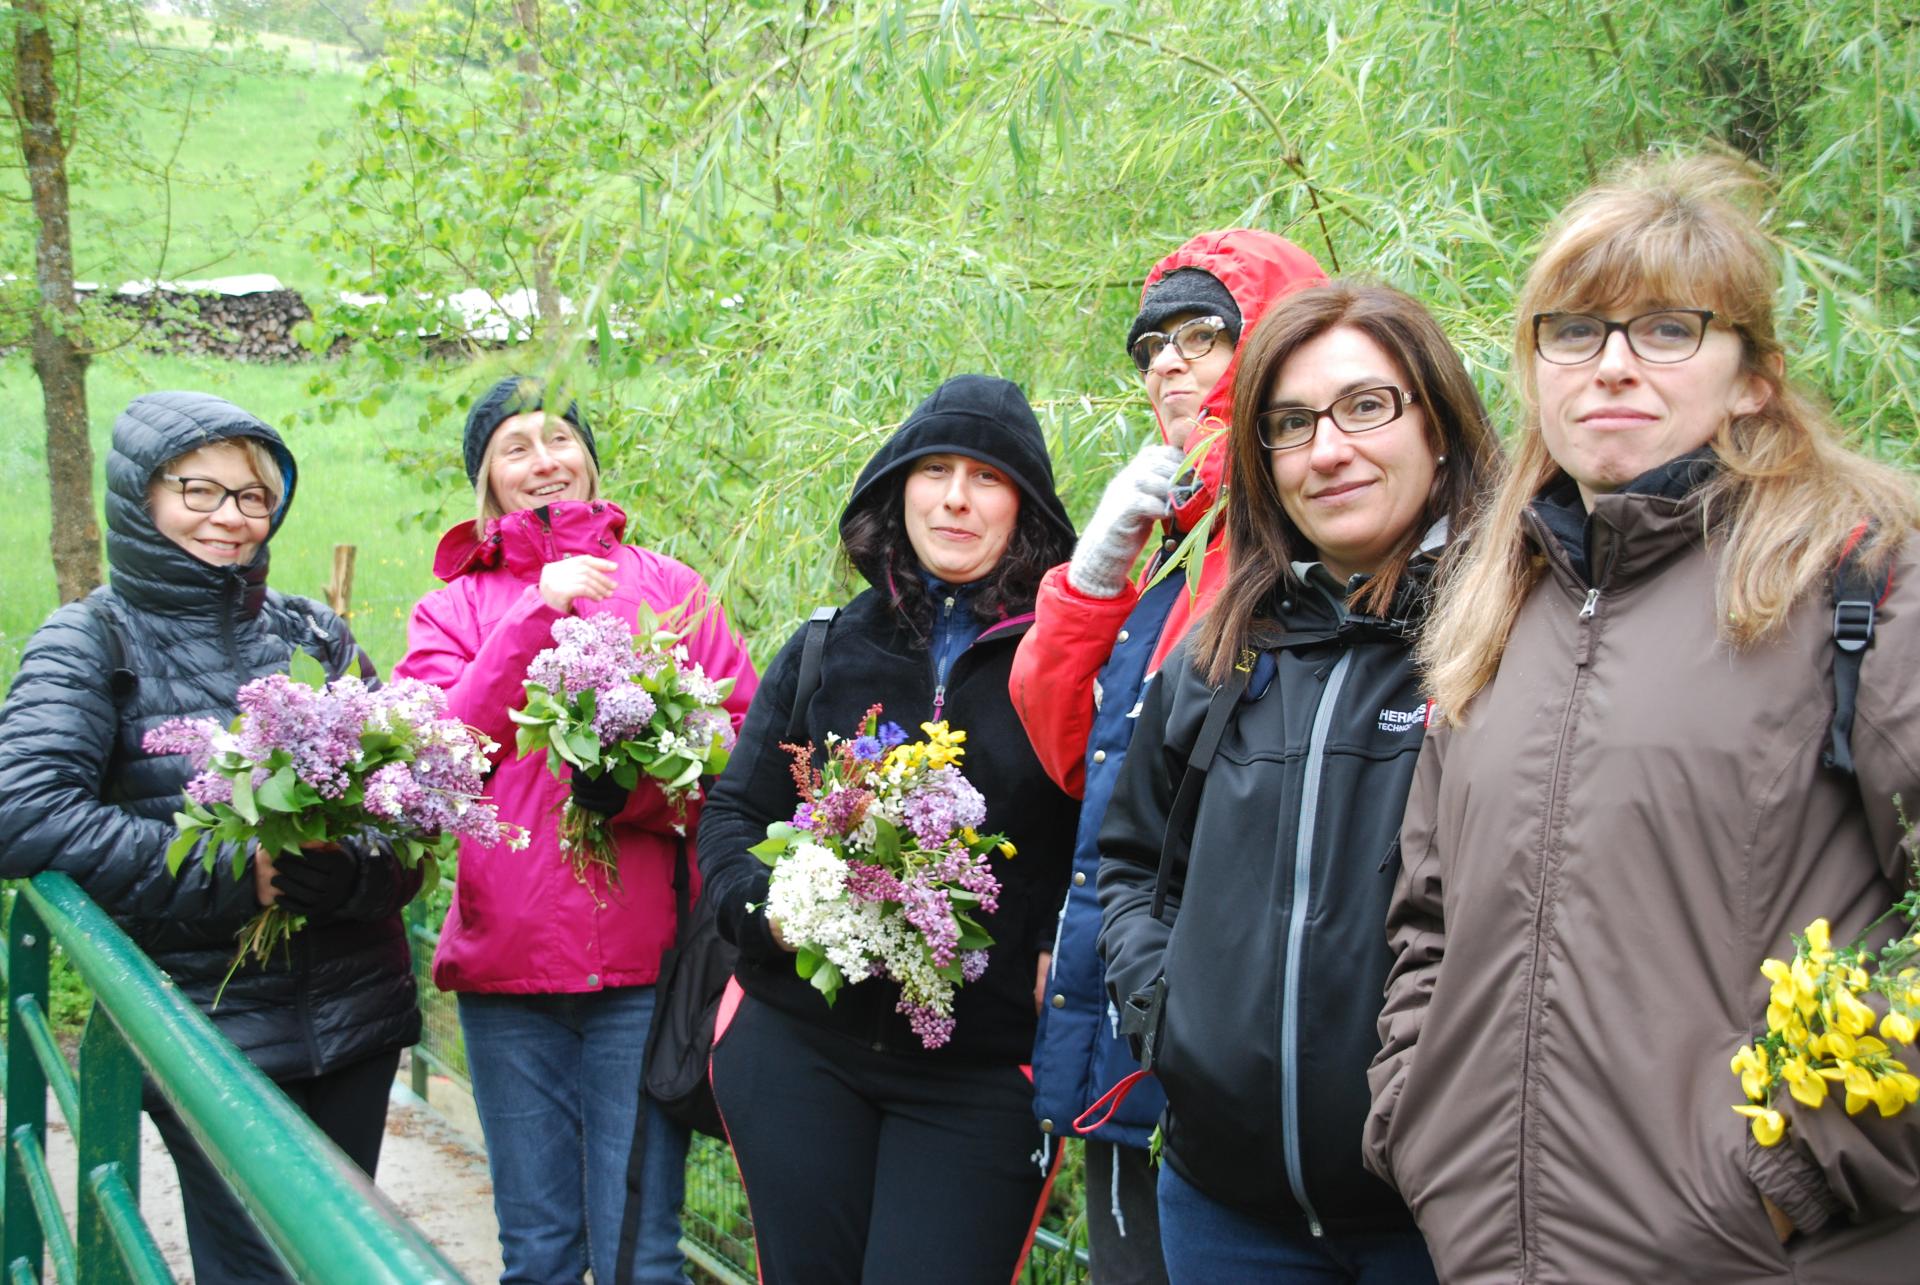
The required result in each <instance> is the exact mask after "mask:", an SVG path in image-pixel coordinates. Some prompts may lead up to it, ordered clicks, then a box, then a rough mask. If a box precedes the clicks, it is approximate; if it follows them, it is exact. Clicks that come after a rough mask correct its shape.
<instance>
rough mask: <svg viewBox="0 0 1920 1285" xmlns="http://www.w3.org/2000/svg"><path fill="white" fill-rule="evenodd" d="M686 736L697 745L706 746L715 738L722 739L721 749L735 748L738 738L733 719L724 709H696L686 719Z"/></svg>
mask: <svg viewBox="0 0 1920 1285" xmlns="http://www.w3.org/2000/svg"><path fill="white" fill-rule="evenodd" d="M686 736H687V739H688V740H689V741H692V742H693V743H694V744H695V745H700V746H705V745H711V744H712V743H713V738H714V737H716V736H717V737H719V738H720V748H721V749H723V750H730V749H732V748H733V744H734V741H735V739H736V737H735V736H734V731H733V719H732V717H731V716H730V715H728V713H727V711H726V710H724V709H716V708H708V709H696V710H694V711H693V712H692V713H691V714H689V715H687V718H686Z"/></svg>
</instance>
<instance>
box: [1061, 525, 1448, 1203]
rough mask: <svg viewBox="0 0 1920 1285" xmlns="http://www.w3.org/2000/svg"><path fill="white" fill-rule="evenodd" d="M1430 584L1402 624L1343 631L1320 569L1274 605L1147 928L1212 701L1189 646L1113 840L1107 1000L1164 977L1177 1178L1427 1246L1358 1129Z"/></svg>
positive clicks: (1406, 607) (1109, 843)
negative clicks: (1180, 864)
mask: <svg viewBox="0 0 1920 1285" xmlns="http://www.w3.org/2000/svg"><path fill="white" fill-rule="evenodd" d="M1430 568H1431V563H1430V562H1428V561H1427V560H1426V559H1425V558H1422V559H1419V560H1417V561H1416V563H1415V564H1414V566H1412V567H1410V568H1409V571H1408V575H1407V577H1406V578H1405V579H1404V580H1403V581H1402V590H1401V594H1400V602H1399V603H1398V604H1396V608H1397V609H1396V612H1395V613H1394V614H1395V615H1396V616H1398V617H1400V619H1398V620H1397V621H1394V622H1391V623H1388V622H1381V621H1375V620H1372V619H1370V618H1355V617H1347V616H1346V615H1345V613H1344V611H1343V610H1341V609H1340V608H1339V607H1338V606H1337V595H1338V588H1337V587H1336V586H1333V585H1332V584H1331V583H1330V581H1328V580H1326V579H1325V576H1326V573H1325V572H1324V571H1323V570H1321V569H1320V568H1318V567H1316V568H1314V569H1313V572H1312V573H1311V574H1310V576H1309V582H1308V583H1306V584H1299V583H1293V584H1290V585H1288V586H1284V587H1283V588H1282V590H1280V591H1276V594H1275V605H1276V607H1277V610H1276V612H1275V613H1274V614H1275V616H1276V618H1277V619H1278V621H1279V623H1280V625H1281V627H1282V628H1284V629H1286V630H1287V631H1289V634H1290V637H1291V642H1290V645H1288V646H1286V647H1284V648H1283V649H1279V650H1271V651H1267V652H1264V653H1262V654H1261V655H1260V657H1259V659H1258V662H1257V663H1256V664H1255V665H1254V667H1253V673H1252V678H1251V681H1250V682H1249V683H1248V685H1247V689H1246V692H1245V694H1244V695H1243V696H1242V697H1241V698H1240V700H1239V702H1238V704H1237V705H1236V707H1235V709H1234V712H1233V715H1232V717H1231V719H1230V721H1229V722H1228V724H1227V727H1226V731H1225V734H1224V736H1223V737H1222V738H1221V740H1220V743H1219V749H1218V752H1217V753H1216V755H1215V757H1214V759H1213V762H1212V765H1211V767H1210V769H1209V770H1208V772H1207V774H1206V778H1205V785H1204V789H1203V790H1202V792H1201V794H1200V800H1199V805H1198V809H1197V811H1196V812H1195V814H1194V815H1193V817H1192V819H1191V822H1190V826H1191V828H1190V830H1188V831H1186V832H1185V837H1190V839H1191V844H1192V849H1191V855H1190V858H1189V861H1188V864H1187V865H1186V866H1185V867H1184V870H1183V871H1179V872H1170V878H1169V881H1168V896H1167V902H1166V911H1165V920H1164V921H1162V920H1156V919H1154V918H1153V917H1152V915H1151V913H1150V907H1151V902H1152V898H1153V889H1154V883H1155V876H1156V873H1157V872H1158V870H1159V865H1160V861H1161V851H1162V841H1163V838H1164V837H1165V836H1166V834H1167V830H1168V826H1169V823H1170V817H1171V814H1172V812H1173V802H1174V799H1175V797H1176V796H1177V794H1178V792H1179V789H1180V785H1181V781H1182V778H1183V777H1184V776H1185V775H1186V773H1187V771H1188V770H1189V769H1188V763H1189V761H1190V759H1191V757H1192V754H1193V749H1194V744H1195V741H1196V738H1197V736H1198V734H1199V731H1200V728H1201V724H1202V723H1203V722H1204V720H1205V719H1206V716H1207V711H1208V708H1209V706H1210V705H1211V704H1212V699H1213V694H1214V689H1213V688H1212V687H1211V686H1209V684H1208V683H1207V682H1206V680H1205V679H1204V678H1202V677H1201V676H1200V675H1199V674H1198V673H1196V672H1195V671H1194V667H1193V664H1192V661H1191V659H1190V657H1189V655H1188V647H1187V644H1185V643H1182V644H1181V645H1180V646H1179V647H1178V648H1177V649H1175V650H1174V652H1173V653H1172V654H1171V655H1170V656H1169V657H1168V659H1167V663H1166V666H1165V667H1164V668H1163V669H1162V670H1161V671H1160V676H1159V678H1158V679H1157V680H1156V681H1155V682H1154V683H1153V684H1152V685H1151V686H1150V687H1149V688H1148V692H1147V697H1146V702H1145V706H1144V708H1143V709H1142V710H1141V712H1140V720H1139V723H1138V725H1137V727H1136V728H1135V730H1134V736H1133V744H1132V746H1131V747H1130V748H1129V749H1128V751H1127V761H1126V764H1125V765H1124V766H1123V767H1122V768H1121V777H1120V782H1119V785H1118V787H1117V788H1116V789H1115V790H1114V793H1113V802H1112V803H1111V804H1110V805H1109V806H1108V808H1107V815H1106V820H1105V822H1104V823H1103V825H1102V826H1101V830H1100V854H1101V863H1100V877H1099V891H1100V906H1101V910H1102V918H1103V927H1102V931H1101V938H1100V946H1101V950H1102V953H1103V954H1104V955H1105V956H1106V959H1107V986H1108V989H1109V991H1110V992H1111V993H1112V995H1113V997H1114V999H1115V1001H1116V1002H1124V1001H1125V1000H1126V999H1127V997H1128V996H1130V995H1132V994H1134V993H1135V992H1138V991H1144V990H1146V989H1147V988H1148V987H1149V985H1150V984H1151V983H1152V982H1153V980H1154V979H1155V978H1156V977H1158V976H1160V975H1162V974H1164V975H1165V977H1166V983H1167V985H1166V998H1165V1002H1164V1014H1163V1016H1162V1019H1161V1034H1160V1040H1159V1043H1158V1060H1157V1061H1156V1063H1155V1065H1154V1068H1153V1069H1154V1072H1155V1074H1156V1076H1157V1077H1158V1078H1159V1080H1160V1082H1161V1084H1162V1085H1163V1086H1164V1088H1165V1089H1166V1093H1167V1111H1166V1115H1165V1125H1166V1153H1165V1155H1166V1159H1167V1161H1168V1163H1170V1164H1172V1165H1173V1167H1174V1168H1175V1170H1176V1171H1178V1172H1179V1173H1180V1175H1181V1176H1182V1177H1184V1178H1186V1179H1187V1180H1188V1181H1189V1182H1191V1183H1193V1184H1194V1185H1195V1186H1196V1187H1199V1188H1200V1189H1201V1190H1202V1191H1204V1192H1205V1193H1206V1194H1207V1195H1209V1196H1211V1197H1212V1198H1213V1199H1215V1200H1218V1201H1220V1202H1221V1203H1222V1204H1226V1205H1230V1206H1233V1207H1235V1208H1238V1209H1241V1210H1244V1211H1246V1212H1247V1213H1250V1214H1253V1215H1256V1216H1258V1217H1261V1218H1265V1219H1267V1220H1269V1221H1271V1222H1274V1223H1277V1224H1279V1225H1282V1226H1285V1227H1288V1228H1290V1229H1294V1230H1299V1231H1308V1230H1311V1231H1313V1232H1314V1233H1315V1234H1318V1233H1319V1232H1320V1231H1322V1230H1324V1231H1327V1232H1332V1233H1335V1234H1362V1235H1364V1234H1369V1233H1373V1232H1382V1231H1411V1230H1412V1229H1413V1219H1412V1216H1411V1215H1410V1214H1408V1212H1407V1210H1406V1207H1405V1206H1404V1205H1403V1204H1402V1203H1401V1201H1400V1198H1399V1197H1398V1196H1396V1195H1395V1194H1394V1193H1393V1191H1392V1189H1390V1188H1389V1187H1388V1186H1387V1185H1386V1184H1385V1183H1383V1182H1381V1181H1380V1180H1379V1179H1378V1178H1375V1177H1374V1176H1373V1175H1372V1174H1370V1173H1368V1172H1366V1170H1365V1169H1364V1168H1363V1167H1362V1165H1361V1159H1360V1131H1361V1127H1362V1125H1363V1124H1364V1123H1365V1121H1366V1117H1367V1110H1368V1105H1369V1098H1368V1092H1367V1065H1368V1063H1370V1062H1371V1061H1372V1060H1373V1056H1374V1054H1375V1053H1376V1052H1378V1051H1379V1037H1378V1036H1377V1035H1376V1034H1375V1030H1374V1025H1375V1022H1376V1020H1377V1018H1378V1016H1379V1013H1380V1003H1381V999H1380V997H1381V990H1382V987H1383V986H1384V984H1385V982H1386V976H1387V968H1388V966H1389V965H1390V964H1391V963H1392V957H1391V956H1390V955H1389V954H1388V952H1387V946H1386V937H1385V933H1384V931H1383V925H1384V924H1385V922H1386V910H1387V900H1388V898H1389V896H1390V895H1391V893H1392V891H1393V882H1394V877H1395V875H1396V874H1397V873H1398V872H1399V864H1400V863H1399V830H1400V816H1401V812H1402V810H1403V809H1404V807H1405V805H1406V798H1407V790H1408V788H1409V786H1410V784H1411V782H1412V779H1413V766H1414V762H1415V760H1416V759H1417V758H1418V757H1419V753H1420V743H1421V741H1422V739H1423V738H1424V735H1425V730H1426V712H1427V707H1426V701H1425V698H1424V697H1423V696H1422V694H1421V691H1420V682H1419V677H1418V675H1417V674H1416V673H1415V672H1414V666H1413V659H1412V656H1411V655H1410V651H1411V646H1412V637H1411V633H1412V629H1413V627H1414V625H1415V623H1417V618H1418V617H1419V616H1420V615H1421V614H1423V612H1424V603H1425V599H1424V585H1423V583H1422V582H1424V580H1425V579H1426V573H1427V572H1428V571H1429V570H1430Z"/></svg>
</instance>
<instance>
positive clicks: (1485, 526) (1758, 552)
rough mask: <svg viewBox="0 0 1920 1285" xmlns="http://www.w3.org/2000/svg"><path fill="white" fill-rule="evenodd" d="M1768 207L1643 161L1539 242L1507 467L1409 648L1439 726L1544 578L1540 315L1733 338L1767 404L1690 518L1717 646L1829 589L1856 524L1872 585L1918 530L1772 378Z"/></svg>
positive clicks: (1815, 408) (1716, 160) (1902, 499)
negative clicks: (1675, 321) (1698, 522)
mask: <svg viewBox="0 0 1920 1285" xmlns="http://www.w3.org/2000/svg"><path fill="white" fill-rule="evenodd" d="M1764 195H1765V187H1764V184H1763V183H1762V181H1761V178H1760V176H1759V175H1758V174H1757V173H1756V172H1755V171H1754V170H1752V169H1750V168H1748V167H1747V166H1745V165H1743V164H1741V163H1739V162H1736V161H1734V160H1731V159H1728V158H1724V157H1718V156H1695V157H1682V158H1670V159H1652V160H1643V161H1640V162H1636V163H1633V164H1630V165H1628V166H1626V167H1624V168H1622V169H1621V170H1620V171H1618V172H1617V173H1616V174H1615V175H1614V176H1613V177H1611V178H1610V179H1609V180H1607V181H1605V182H1603V183H1601V184H1599V185H1597V186H1595V187H1592V188H1589V189H1588V190H1587V191H1585V192H1583V193H1581V194H1580V195H1579V196H1577V197H1575V198H1574V200H1573V202H1572V203H1571V204H1570V205H1568V206H1567V208H1566V209H1565V210H1563V211H1562V212H1561V214H1560V217H1559V218H1558V219H1557V220H1555V222H1554V224H1553V226H1552V227H1551V228H1550V229H1549V230H1548V232H1547V236H1546V240H1545V243H1544V244H1543V246H1542V248H1541V250H1540V254H1539V257H1538V258H1537V259H1535V261H1534V264H1533V268H1532V270H1531V271H1530V272H1529V273H1528V274H1527V279H1526V283H1525V285H1524V286H1523V287H1522V289H1521V292H1520V301H1519V307H1518V310H1517V315H1516V316H1515V319H1514V341H1513V352H1514V360H1513V372H1514V376H1515V379H1516V381H1517V384H1518V388H1519V392H1520V398H1521V403H1522V407H1523V411H1524V419H1523V420H1522V424H1521V432H1520V436H1519V441H1518V443H1517V449H1516V450H1515V452H1514V455H1513V459H1512V463H1511V466H1510V467H1509V468H1508V470H1507V473H1506V476H1505V478H1504V479H1503V480H1502V482H1501V484H1500V486H1499V488H1498V490H1497V491H1496V492H1495V493H1494V495H1493V498H1492V499H1491V500H1489V501H1488V503H1487V505H1486V508H1485V509H1484V511H1483V513H1482V515H1481V520H1480V522H1479V524H1478V525H1477V527H1476V529H1475V530H1474V532H1473V533H1472V537H1471V539H1470V541H1469V547H1468V549H1467V551H1466V553H1465V555H1464V556H1463V557H1462V558H1461V560H1460V561H1459V562H1458V563H1457V564H1456V565H1455V566H1454V567H1453V568H1452V569H1451V574H1449V575H1448V576H1447V577H1446V583H1445V585H1444V587H1443V588H1442V591H1441V598H1440V602H1439V605H1438V607H1437V609H1436V611H1435V614H1434V617H1433V619H1432V620H1431V621H1430V622H1429V624H1428V627H1427V630H1426V632H1425V634H1424V635H1422V637H1421V640H1420V644H1419V651H1418V654H1419V659H1420V662H1421V664H1422V666H1423V667H1424V669H1425V671H1426V675H1427V683H1428V687H1429V689H1430V691H1431V694H1432V696H1433V698H1434V700H1435V701H1436V702H1437V704H1438V706H1439V709H1440V713H1441V715H1442V716H1443V717H1444V718H1446V719H1447V720H1448V721H1449V722H1455V723H1457V722H1459V721H1461V719H1462V718H1463V716H1464V714H1465V712H1466V709H1467V707H1468V706H1469V705H1470V704H1471V703H1472V701H1473V699H1474V697H1475V696H1477V695H1478V694H1479V693H1480V690H1481V689H1482V688H1484V687H1485V686H1486V685H1487V684H1488V683H1489V682H1491V681H1492V679H1493V676H1494V674H1495V673H1497V672H1498V670H1499V668H1500V657H1501V654H1502V652H1503V651H1504V650H1505V649H1506V645H1507V638H1508V635H1509V634H1510V633H1511V632H1512V630H1513V625H1514V621H1515V619H1516V618H1517V617H1518V616H1519V614H1520V606H1521V603H1522V602H1524V601H1525V599H1526V597H1527V594H1528V592H1529V591H1530V590H1531V589H1532V588H1533V586H1534V584H1535V583H1536V582H1537V581H1538V580H1539V578H1540V576H1541V574H1542V573H1543V572H1544V570H1545V566H1546V564H1545V560H1544V558H1543V557H1542V556H1541V555H1540V554H1539V553H1537V552H1536V551H1535V550H1534V549H1532V548H1531V547H1530V546H1529V544H1528V542H1527V538H1526V535H1525V530H1524V525H1523V519H1524V515H1525V513H1526V510H1527V507H1528V506H1529V505H1530V504H1531V503H1532V502H1533V500H1534V497H1535V496H1537V495H1538V494H1539V493H1540V492H1541V491H1542V490H1543V489H1545V488H1546V487H1547V486H1548V485H1549V484H1550V483H1551V482H1553V481H1555V480H1556V479H1558V478H1560V477H1561V476H1563V471H1562V469H1561V468H1560V466H1559V465H1558V464H1556V463H1555V462H1554V460H1553V458H1552V456H1550V455H1549V454H1548V453H1547V447H1546V442H1545V439H1544V438H1543V437H1542V436H1541V432H1540V407H1539V396H1538V387H1537V383H1536V380H1535V377H1534V351H1533V326H1532V318H1533V315H1534V314H1535V313H1538V312H1552V311H1582V312H1615V313H1617V312H1618V311H1619V310H1621V309H1625V308H1630V307H1634V306H1638V305H1639V304H1642V303H1655V304H1667V305H1672V306H1676V307H1678V306H1687V307H1702V308H1711V309H1712V310H1713V313H1714V318H1715V320H1716V321H1723V322H1725V323H1726V324H1728V325H1729V326H1731V327H1732V328H1733V330H1734V331H1735V333H1737V334H1738V335H1739V336H1740V339H1741V355H1742V363H1743V370H1744V372H1745V373H1746V374H1747V375H1748V376H1750V377H1752V378H1753V379H1756V380H1758V381H1760V382H1761V383H1762V384H1763V385H1764V386H1765V387H1766V389H1767V390H1768V392H1769V396H1768V397H1767V399H1766V402H1765V404H1764V405H1763V406H1762V407H1761V408H1760V409H1759V410H1757V411H1755V412H1754V413H1752V414H1750V415H1739V416H1734V417H1732V418H1731V419H1730V420H1729V422H1728V423H1726V424H1724V425H1722V426H1721V427H1720V429H1719V430H1718V431H1716V432H1715V433H1714V435H1713V437H1712V438H1711V439H1709V445H1710V446H1711V447H1712V448H1713V451H1714V453H1715V454H1716V455H1718V456H1719V458H1720V461H1721V464H1722V468H1721V469H1720V470H1719V472H1718V473H1717V474H1716V476H1715V477H1714V479H1713V480H1712V481H1711V482H1709V483H1708V484H1707V488H1706V494H1705V497H1704V499H1705V503H1704V504H1703V506H1702V509H1701V514H1702V522H1703V534H1710V535H1711V536H1712V537H1713V539H1714V540H1715V542H1716V544H1717V545H1718V546H1719V554H1718V575H1717V590H1716V597H1717V604H1716V606H1717V610H1718V619H1719V634H1720V637H1721V638H1722V639H1724V640H1725V641H1726V642H1727V643H1729V644H1730V645H1732V646H1736V647H1741V646H1748V645H1751V644H1753V643H1756V642H1758V641H1760V640H1762V639H1764V638H1766V637H1768V636H1769V635H1770V634H1772V633H1773V632H1774V631H1775V630H1777V629H1779V628H1780V627H1781V626H1782V625H1783V624H1784V623H1785V622H1786V620H1787V617H1788V614H1789V613H1790V612H1791V611H1792V609H1793V607H1794V605H1795V604H1796V603H1797V602H1799V601H1800V600H1801V598H1803V597H1804V596H1805V595H1806V594H1808V593H1810V592H1814V591H1815V590H1817V589H1820V588H1821V587H1823V586H1824V585H1825V584H1826V583H1827V582H1828V578H1829V576H1830V575H1831V573H1832V571H1833V569H1834V566H1835V564H1836V563H1837V561H1838V559H1839V557H1840V555H1841V551H1842V550H1843V548H1844V547H1845V546H1846V544H1847V542H1848V539H1849V537H1850V536H1851V535H1852V533H1853V531H1854V530H1855V528H1856V527H1858V526H1859V525H1860V524H1861V523H1862V522H1871V523H1873V524H1874V526H1873V530H1874V534H1873V536H1872V537H1871V539H1870V540H1869V541H1867V542H1865V543H1864V544H1863V546H1862V550H1861V552H1862V554H1863V556H1864V557H1865V559H1866V562H1865V565H1866V566H1867V567H1868V568H1873V567H1875V566H1884V565H1885V562H1886V559H1888V558H1890V557H1891V556H1892V554H1893V552H1894V550H1895V549H1897V548H1898V547H1899V545H1900V543H1901V542H1902V541H1903V540H1904V539H1905V538H1906V535H1907V533H1908V532H1909V531H1910V530H1911V529H1912V528H1913V527H1914V525H1915V524H1916V522H1920V503H1917V502H1916V500H1915V496H1914V490H1913V487H1912V486H1911V484H1910V483H1909V482H1908V480H1907V479H1906V478H1905V477H1904V476H1903V475H1901V474H1900V473H1898V472H1896V471H1895V470H1893V469H1892V468H1889V467H1888V466H1886V465H1883V464H1880V463H1877V462H1875V461H1872V460H1869V459H1867V458H1865V457H1864V456H1861V455H1859V454H1858V453H1856V452H1855V451H1853V450H1852V449H1850V448H1849V447H1847V446H1845V445H1843V444H1842V443H1841V441H1840V438H1839V434H1838V432H1837V431H1836V429H1835V428H1834V426H1833V424H1832V422H1831V421H1830V420H1829V418H1828V416H1827V414H1826V412H1825V410H1824V409H1823V408H1822V407H1820V406H1819V405H1818V404H1817V403H1816V402H1815V401H1814V400H1813V399H1812V398H1811V397H1809V396H1808V395H1806V394H1804V393H1803V392H1801V391H1800V390H1799V389H1797V388H1795V387H1794V386H1793V385H1792V384H1791V383H1789V382H1787V380H1786V378H1785V376H1784V374H1783V369H1784V360H1783V353H1782V350H1781V347H1780V342H1779V340H1778V338H1777V337H1776V335H1775V331H1774V322H1773V307H1774V297H1775V294H1776V293H1777V291H1778V288H1779V283H1780V276H1779V261H1778V256H1777V254H1776V252H1775V250H1774V247H1773V245H1772V244H1771V242H1770V241H1769V240H1768V238H1767V236H1766V234H1765V233H1764V232H1763V231H1762V230H1761V228H1760V225H1759V223H1758V221H1757V220H1756V218H1755V217H1754V215H1753V214H1752V213H1751V212H1750V210H1751V207H1752V205H1754V204H1755V203H1757V202H1758V201H1759V200H1760V199H1762V198H1763V197H1764ZM1663 462H1664V461H1663Z"/></svg>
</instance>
